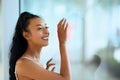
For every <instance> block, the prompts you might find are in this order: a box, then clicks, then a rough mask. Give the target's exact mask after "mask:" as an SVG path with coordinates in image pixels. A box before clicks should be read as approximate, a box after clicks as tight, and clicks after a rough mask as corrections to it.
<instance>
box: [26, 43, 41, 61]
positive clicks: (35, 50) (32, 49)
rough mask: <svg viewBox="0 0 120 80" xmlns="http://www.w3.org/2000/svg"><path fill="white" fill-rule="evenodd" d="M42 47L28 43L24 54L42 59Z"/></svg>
mask: <svg viewBox="0 0 120 80" xmlns="http://www.w3.org/2000/svg"><path fill="white" fill-rule="evenodd" d="M41 49H42V47H36V46H33V45H28V48H27V50H26V52H25V54H24V56H29V57H31V58H33V59H34V58H35V59H37V60H40V52H41Z"/></svg>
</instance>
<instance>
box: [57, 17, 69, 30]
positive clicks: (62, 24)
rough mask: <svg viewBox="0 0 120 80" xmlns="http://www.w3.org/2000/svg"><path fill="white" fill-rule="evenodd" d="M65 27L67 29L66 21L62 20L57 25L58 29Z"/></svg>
mask: <svg viewBox="0 0 120 80" xmlns="http://www.w3.org/2000/svg"><path fill="white" fill-rule="evenodd" d="M66 27H68V23H67V22H66V19H65V18H63V19H62V20H60V22H59V23H58V29H62V30H64V29H66Z"/></svg>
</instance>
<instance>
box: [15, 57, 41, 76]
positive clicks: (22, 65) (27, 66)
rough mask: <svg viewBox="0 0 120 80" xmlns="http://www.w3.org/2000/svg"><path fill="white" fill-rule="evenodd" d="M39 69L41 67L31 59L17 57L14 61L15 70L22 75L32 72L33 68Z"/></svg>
mask: <svg viewBox="0 0 120 80" xmlns="http://www.w3.org/2000/svg"><path fill="white" fill-rule="evenodd" d="M35 68H36V69H39V70H41V69H42V68H41V67H40V66H39V65H37V64H36V63H34V62H33V61H31V60H28V59H25V58H20V59H18V61H17V62H16V71H17V73H18V74H22V75H24V76H25V75H27V74H28V73H29V72H30V73H31V72H33V70H35Z"/></svg>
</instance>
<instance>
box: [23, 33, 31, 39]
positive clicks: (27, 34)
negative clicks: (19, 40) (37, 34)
mask: <svg viewBox="0 0 120 80" xmlns="http://www.w3.org/2000/svg"><path fill="white" fill-rule="evenodd" d="M23 37H24V38H25V39H26V40H29V39H30V35H29V33H28V32H25V31H24V32H23Z"/></svg>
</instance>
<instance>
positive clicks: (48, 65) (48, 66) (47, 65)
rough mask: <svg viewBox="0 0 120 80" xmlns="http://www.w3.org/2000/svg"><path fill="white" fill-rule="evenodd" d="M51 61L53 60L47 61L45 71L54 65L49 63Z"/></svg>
mask: <svg viewBox="0 0 120 80" xmlns="http://www.w3.org/2000/svg"><path fill="white" fill-rule="evenodd" d="M52 60H53V58H51V59H50V60H49V61H47V63H46V70H49V68H50V67H52V66H54V65H55V64H54V63H50V62H51V61H52ZM54 69H55V67H53V68H52V70H51V71H54Z"/></svg>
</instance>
